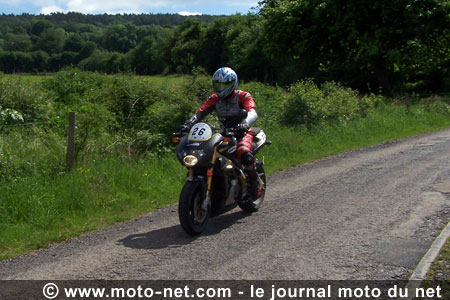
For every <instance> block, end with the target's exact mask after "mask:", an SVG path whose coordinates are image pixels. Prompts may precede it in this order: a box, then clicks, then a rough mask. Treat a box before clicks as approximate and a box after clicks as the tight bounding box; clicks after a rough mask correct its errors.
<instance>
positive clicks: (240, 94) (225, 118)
mask: <svg viewBox="0 0 450 300" xmlns="http://www.w3.org/2000/svg"><path fill="white" fill-rule="evenodd" d="M242 109H245V110H246V111H247V118H246V119H245V120H239V114H240V110H242ZM213 111H216V112H217V117H218V118H219V122H220V125H221V128H222V130H223V129H225V128H231V127H234V126H236V125H237V124H238V123H241V122H245V123H247V124H248V125H249V127H250V126H251V125H252V124H253V123H254V122H255V121H256V119H257V118H258V115H257V114H256V111H255V100H253V97H252V96H251V95H250V93H249V92H246V91H240V90H235V91H234V92H233V93H232V94H231V95H230V96H228V97H227V98H225V99H222V100H219V97H218V96H217V94H215V93H214V94H212V95H211V96H209V97H208V99H207V100H206V101H205V102H204V103H203V105H202V106H201V107H200V109H199V110H197V113H196V114H195V116H194V117H193V118H192V119H191V120H192V121H194V122H199V121H201V120H202V119H204V118H205V117H206V116H207V115H208V114H210V113H211V112H213ZM252 143H253V134H252V130H251V128H250V129H249V130H248V131H247V132H246V133H245V134H244V135H243V136H242V137H239V140H238V148H237V158H238V159H239V160H241V158H242V157H245V154H246V153H251V149H252ZM241 163H242V164H243V165H244V166H245V167H246V168H248V169H251V168H253V162H247V161H242V160H241Z"/></svg>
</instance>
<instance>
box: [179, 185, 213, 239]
mask: <svg viewBox="0 0 450 300" xmlns="http://www.w3.org/2000/svg"><path fill="white" fill-rule="evenodd" d="M202 203H203V198H202V184H201V182H199V181H192V182H191V181H186V183H185V184H184V187H183V190H182V191H181V194H180V200H179V202H178V216H179V218H180V223H181V227H182V228H183V230H184V231H185V232H186V233H187V234H189V235H191V236H196V235H199V234H201V233H202V232H203V231H205V229H206V226H207V225H208V221H209V219H210V215H211V209H210V207H208V208H207V210H206V211H204V210H203V209H202Z"/></svg>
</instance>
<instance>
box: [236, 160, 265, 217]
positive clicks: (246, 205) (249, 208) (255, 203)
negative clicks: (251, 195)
mask: <svg viewBox="0 0 450 300" xmlns="http://www.w3.org/2000/svg"><path fill="white" fill-rule="evenodd" d="M256 172H257V173H258V176H259V178H260V179H261V180H262V182H263V185H262V191H261V196H259V197H258V198H257V199H255V200H247V201H245V202H242V203H239V207H240V208H241V209H242V210H243V211H244V212H247V213H253V212H257V211H258V209H259V208H260V207H261V204H262V203H263V201H264V196H265V195H266V173H265V172H264V167H263V165H262V163H261V162H260V161H256Z"/></svg>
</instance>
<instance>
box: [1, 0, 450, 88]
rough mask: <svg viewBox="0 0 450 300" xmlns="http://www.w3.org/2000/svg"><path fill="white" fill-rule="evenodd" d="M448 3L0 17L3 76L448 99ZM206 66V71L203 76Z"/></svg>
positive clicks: (311, 2)
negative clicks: (340, 88)
mask: <svg viewBox="0 0 450 300" xmlns="http://www.w3.org/2000/svg"><path fill="white" fill-rule="evenodd" d="M449 28H450V4H449V1H447V0H446V1H441V0H380V1H369V2H368V1H362V0H350V1H348V0H345V1H344V0H320V1H319V0H294V1H287V0H265V1H261V2H260V6H259V11H258V12H257V13H249V14H247V15H239V14H237V15H233V16H197V17H183V16H180V15H169V14H166V15H151V14H148V15H146V14H141V15H132V14H131V15H106V14H104V15H83V14H80V13H67V14H63V13H57V14H52V15H48V16H44V15H39V16H34V15H20V16H14V15H1V16H0V71H3V72H4V73H18V72H26V73H37V72H55V71H59V70H60V69H62V68H64V67H66V66H76V67H78V68H81V69H84V70H88V71H99V72H103V73H117V72H124V71H125V72H135V73H136V74H139V75H154V74H169V73H179V74H186V73H191V72H192V70H194V69H195V70H197V71H198V70H205V71H206V72H207V73H211V72H213V71H214V70H215V69H217V67H219V66H224V65H227V66H231V67H233V68H234V69H235V70H236V71H237V72H238V74H239V76H240V78H242V79H244V80H257V81H261V82H265V83H272V84H273V83H277V84H279V85H283V86H285V85H290V84H292V83H294V82H296V81H297V80H300V79H304V78H313V79H314V80H316V81H317V82H319V83H320V82H325V81H332V80H334V81H339V82H341V83H342V84H344V85H346V86H350V87H352V88H358V89H359V90H361V91H371V92H375V93H378V92H381V93H383V94H385V95H388V96H390V95H392V94H393V93H396V92H404V91H418V92H424V91H427V92H446V91H450V30H449ZM198 67H201V68H200V69H199V68H198Z"/></svg>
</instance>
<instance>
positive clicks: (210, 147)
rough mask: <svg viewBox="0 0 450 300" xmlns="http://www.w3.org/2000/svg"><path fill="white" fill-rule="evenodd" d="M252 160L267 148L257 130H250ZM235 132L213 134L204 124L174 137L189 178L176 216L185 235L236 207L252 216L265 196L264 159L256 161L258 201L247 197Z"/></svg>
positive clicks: (200, 229) (261, 131)
mask: <svg viewBox="0 0 450 300" xmlns="http://www.w3.org/2000/svg"><path fill="white" fill-rule="evenodd" d="M252 132H253V136H254V138H253V145H252V153H253V155H254V156H256V154H257V153H258V151H259V150H261V148H262V147H264V146H265V145H270V144H271V142H269V141H267V139H266V134H265V133H264V131H263V130H261V129H260V128H252ZM237 136H238V133H237V130H235V129H233V128H228V129H224V130H223V131H221V132H216V130H215V128H214V127H213V126H212V125H211V124H209V123H206V122H200V123H197V124H195V125H193V126H192V128H191V129H190V130H189V131H188V132H180V133H178V134H176V136H175V137H174V139H173V141H174V142H175V143H179V145H178V147H177V151H176V154H177V158H178V160H179V161H180V163H181V164H182V165H184V166H185V167H186V168H187V169H188V175H187V178H186V181H185V183H184V186H183V189H182V191H181V194H180V199H179V203H178V215H179V219H180V223H181V226H182V228H183V229H184V231H186V233H188V234H189V235H191V236H195V235H199V234H201V233H202V232H204V231H205V229H206V228H207V225H208V221H209V220H210V218H212V217H215V216H218V215H221V214H223V213H225V212H228V211H230V210H232V209H234V208H235V207H237V206H239V207H240V208H241V209H242V210H243V211H244V212H248V213H253V212H256V211H258V209H259V208H260V206H261V204H262V202H263V200H264V196H265V192H266V174H265V172H264V168H263V166H264V158H263V159H262V161H261V160H259V159H257V158H256V160H255V164H256V171H257V175H258V180H259V184H260V186H261V188H262V191H261V194H260V196H259V197H258V198H256V199H254V198H253V197H250V195H249V192H248V178H247V175H246V173H245V171H244V166H243V165H242V164H241V163H240V162H239V160H238V159H237V157H236V153H237V143H238V139H237Z"/></svg>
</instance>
